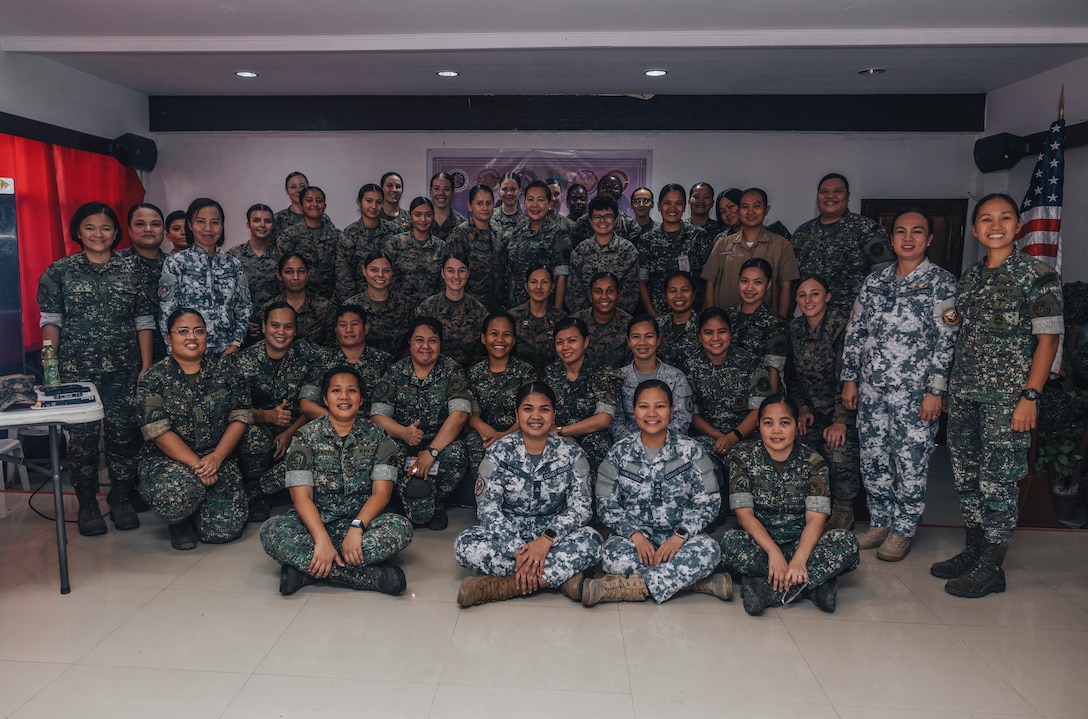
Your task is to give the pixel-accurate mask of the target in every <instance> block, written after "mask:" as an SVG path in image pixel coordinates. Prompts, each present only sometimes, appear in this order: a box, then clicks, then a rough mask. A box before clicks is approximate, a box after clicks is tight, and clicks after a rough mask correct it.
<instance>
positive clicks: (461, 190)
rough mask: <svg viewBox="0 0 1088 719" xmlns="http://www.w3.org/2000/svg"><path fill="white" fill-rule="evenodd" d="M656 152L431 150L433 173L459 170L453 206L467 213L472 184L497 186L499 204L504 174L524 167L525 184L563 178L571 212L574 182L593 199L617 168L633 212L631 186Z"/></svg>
mask: <svg viewBox="0 0 1088 719" xmlns="http://www.w3.org/2000/svg"><path fill="white" fill-rule="evenodd" d="M651 158H652V151H650V150H486V149H483V150H452V149H430V150H427V160H428V165H429V166H430V168H431V174H432V175H433V174H434V173H436V172H448V173H449V174H450V175H452V176H453V192H454V195H453V203H452V204H453V208H454V209H455V210H457V211H458V212H460V213H461V214H463V215H466V216H467V215H468V214H469V213H468V191H469V189H470V188H471V187H472V186H473V185H476V184H480V183H482V184H484V185H487V186H489V187H491V189H493V190H495V195H496V198H495V203H496V205H497V204H498V190H499V178H501V177H502V176H503V175H505V174H506V173H507V172H516V173H518V174H519V175H520V176H521V186H522V187H523V188H524V187H525V186H526V185H528V184H529V183H530V182H532V181H533V180H547V179H549V178H552V177H554V178H557V179H558V180H559V184H560V185H561V186H562V187H563V204H562V206H561V207H560V209H559V212H560V214H566V212H567V202H566V194H567V188H568V187H570V185H571V183H576V182H577V183H581V184H583V185H585V186H586V189H587V190H588V191H589V197H590V199H592V198H593V196H594V195H595V194H596V193H597V183H598V181H600V178H602V177H604V176H605V175H607V174H609V173H613V174H615V175H618V176H619V178H620V179H621V180H623V197H621V198H620V210H621V211H623V212H626V213H627V214H631V202H630V197H631V192H632V191H633V190H635V189H636V188H638V187H641V186H643V185H645V184H646V182H647V180H648V178H649V176H650V160H651Z"/></svg>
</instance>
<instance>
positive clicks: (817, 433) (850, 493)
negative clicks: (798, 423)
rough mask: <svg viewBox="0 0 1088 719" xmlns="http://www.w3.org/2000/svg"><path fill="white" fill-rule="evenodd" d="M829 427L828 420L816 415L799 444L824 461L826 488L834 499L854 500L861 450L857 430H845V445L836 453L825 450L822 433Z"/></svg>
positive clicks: (858, 477) (857, 485)
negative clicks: (819, 455)
mask: <svg viewBox="0 0 1088 719" xmlns="http://www.w3.org/2000/svg"><path fill="white" fill-rule="evenodd" d="M830 426H831V418H830V416H824V415H820V414H817V415H816V416H815V419H814V420H813V421H812V426H811V427H809V430H808V432H807V433H806V434H805V435H803V436H802V440H804V441H805V442H806V443H808V446H810V447H813V448H815V449H816V451H818V452H819V453H820V454H822V455H823V457H824V459H826V460H827V471H828V475H829V477H828V479H829V482H828V488H829V489H830V490H831V496H832V497H833V498H834V499H853V498H854V497H856V496H857V495H858V489H860V488H861V457H860V456H859V455H860V454H861V449H860V447H859V440H858V429H857V426H853V427H851V426H849V425H847V427H846V442H845V443H844V444H843V446H841V447H839V448H838V449H828V448H827V443H826V442H824V430H825V429H827V428H828V427H830Z"/></svg>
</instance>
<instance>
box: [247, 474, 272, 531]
mask: <svg viewBox="0 0 1088 719" xmlns="http://www.w3.org/2000/svg"><path fill="white" fill-rule="evenodd" d="M246 501H247V502H249V516H248V517H246V521H247V522H264V521H266V520H267V519H268V518H269V517H271V516H272V499H271V498H270V497H269V496H268V495H266V494H264V493H263V492H262V491H261V488H260V485H258V484H257V482H247V483H246Z"/></svg>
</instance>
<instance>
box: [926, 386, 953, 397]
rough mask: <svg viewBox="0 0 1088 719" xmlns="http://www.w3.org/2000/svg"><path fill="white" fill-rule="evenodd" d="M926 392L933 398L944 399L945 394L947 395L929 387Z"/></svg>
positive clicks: (941, 390) (940, 390)
mask: <svg viewBox="0 0 1088 719" xmlns="http://www.w3.org/2000/svg"><path fill="white" fill-rule="evenodd" d="M926 392H928V393H929V394H931V395H933V396H934V397H944V396H945V395H946V394H948V393H947V392H945V391H944V390H943V389H937V388H936V387H930V388H929V389H927V390H926Z"/></svg>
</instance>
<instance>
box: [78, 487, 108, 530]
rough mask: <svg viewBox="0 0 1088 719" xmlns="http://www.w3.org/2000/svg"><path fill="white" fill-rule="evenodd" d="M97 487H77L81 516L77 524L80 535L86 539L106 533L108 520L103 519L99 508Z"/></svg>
mask: <svg viewBox="0 0 1088 719" xmlns="http://www.w3.org/2000/svg"><path fill="white" fill-rule="evenodd" d="M95 489H96V487H93V486H92V487H77V488H76V499H77V500H78V501H79V515H78V517H77V518H76V522H77V524H78V525H79V533H80V534H82V535H83V536H84V537H94V536H96V535H99V534H105V533H106V520H104V519H102V510H101V509H100V508H99V506H98V495H96V494H95Z"/></svg>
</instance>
